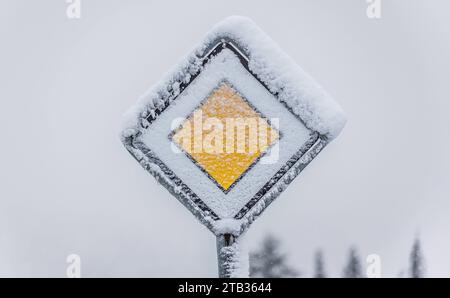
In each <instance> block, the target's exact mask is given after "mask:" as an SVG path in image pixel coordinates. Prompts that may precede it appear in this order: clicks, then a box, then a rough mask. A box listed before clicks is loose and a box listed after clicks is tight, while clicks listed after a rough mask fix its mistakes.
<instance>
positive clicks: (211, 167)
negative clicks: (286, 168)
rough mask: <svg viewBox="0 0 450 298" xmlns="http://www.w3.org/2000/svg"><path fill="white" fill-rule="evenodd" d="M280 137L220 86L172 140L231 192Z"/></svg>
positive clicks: (233, 93) (233, 92) (225, 86)
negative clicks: (231, 188) (233, 186)
mask: <svg viewBox="0 0 450 298" xmlns="http://www.w3.org/2000/svg"><path fill="white" fill-rule="evenodd" d="M279 137H280V136H279V133H278V131H277V130H275V129H274V128H272V127H271V126H270V124H269V123H268V121H267V120H266V119H264V118H263V117H262V116H261V115H260V114H259V113H258V112H256V111H255V110H254V109H253V108H252V107H251V106H250V105H249V104H248V103H247V102H246V101H245V100H244V99H243V98H242V97H241V96H240V95H239V93H238V92H236V90H234V89H233V88H232V87H231V86H230V85H229V84H227V83H221V84H220V85H219V87H218V88H217V89H215V90H214V92H213V93H212V94H211V95H210V96H209V97H208V98H207V99H206V101H205V102H204V103H203V104H202V105H201V106H200V107H199V108H198V109H197V110H196V111H194V113H193V114H192V115H191V116H190V117H189V118H188V119H187V120H186V121H185V122H184V123H183V124H182V125H181V127H180V128H179V129H178V130H176V131H175V133H174V134H173V136H172V140H173V142H174V143H175V144H177V145H178V146H179V147H180V148H181V149H182V150H183V151H185V152H186V153H187V154H188V155H189V156H190V157H191V159H193V161H194V162H196V163H197V165H199V166H200V168H201V169H203V170H204V171H205V172H206V173H207V174H208V175H209V177H210V178H212V179H213V180H214V181H216V182H217V184H218V185H219V186H220V187H221V188H222V189H223V190H225V191H228V190H229V189H230V187H231V186H232V185H233V184H235V183H236V181H238V180H239V178H240V177H242V176H243V174H244V173H245V172H246V171H247V170H248V169H249V168H250V167H251V166H252V165H253V164H254V163H255V162H256V161H257V160H258V158H260V157H261V156H262V154H263V153H264V152H266V151H267V150H268V148H269V147H271V146H272V145H273V144H274V143H275V142H277V141H278V139H279Z"/></svg>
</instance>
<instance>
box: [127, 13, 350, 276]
mask: <svg viewBox="0 0 450 298" xmlns="http://www.w3.org/2000/svg"><path fill="white" fill-rule="evenodd" d="M344 125H345V117H344V115H343V112H342V110H341V109H340V107H339V106H338V105H337V104H336V103H335V102H334V101H333V100H332V99H331V98H330V96H329V95H328V94H327V93H326V92H325V91H323V90H322V88H321V87H320V86H319V85H318V84H317V83H316V82H315V81H314V80H313V79H312V78H311V77H309V76H308V75H307V74H305V73H304V72H303V71H302V70H301V68H300V67H298V66H297V65H295V64H294V63H293V62H292V60H291V59H290V58H289V57H288V56H287V55H286V54H285V53H284V52H282V51H281V50H280V49H279V47H278V46H277V45H275V44H274V43H273V41H272V40H271V39H270V38H269V37H267V35H265V33H263V32H262V31H261V29H259V28H258V27H257V26H256V25H255V24H254V23H253V22H252V21H250V20H249V19H246V18H242V17H231V18H228V19H226V20H224V21H223V22H221V23H219V24H217V25H216V26H215V27H214V28H213V29H212V30H211V31H210V32H209V33H208V34H207V36H206V37H205V39H204V41H203V42H202V43H201V44H200V45H198V46H197V48H196V49H195V50H194V51H193V52H192V53H191V54H190V55H189V56H187V58H186V59H185V60H184V61H182V62H181V63H180V64H179V66H178V67H177V68H175V69H174V70H173V71H172V72H171V73H169V75H168V76H167V77H166V79H165V80H163V81H161V82H160V83H158V84H157V85H155V86H154V87H152V88H151V89H150V90H149V91H148V92H147V94H146V95H144V96H143V97H142V98H141V99H140V101H139V103H138V104H137V105H136V106H135V107H134V108H133V109H131V111H130V112H129V114H128V116H127V117H126V125H125V127H124V129H123V132H122V141H123V143H124V145H125V147H126V148H127V150H128V151H129V152H130V153H131V154H132V155H133V156H134V157H135V159H136V160H137V161H138V162H139V163H140V164H141V165H142V166H143V167H144V168H145V169H146V170H147V171H148V172H150V174H152V175H153V176H154V177H155V178H156V179H157V180H158V181H159V182H160V183H161V184H162V185H163V186H164V187H165V188H167V189H168V190H169V192H170V193H172V194H173V195H174V196H175V197H176V198H177V199H178V200H179V201H180V202H181V203H182V204H183V205H184V206H186V207H187V208H188V209H189V210H190V211H191V212H192V213H193V214H194V215H195V216H196V217H197V219H198V220H199V221H200V222H202V223H203V224H204V225H205V226H206V227H207V228H208V229H210V230H211V231H212V232H213V233H214V234H215V235H216V237H217V253H218V261H219V262H218V263H219V276H220V277H234V276H236V275H237V273H236V272H237V269H238V267H239V266H241V265H240V264H239V258H241V257H242V254H243V252H241V251H240V247H239V241H240V238H241V236H242V234H243V233H244V232H245V231H246V230H247V229H248V227H249V226H250V225H251V223H252V222H253V221H254V220H255V219H256V218H257V217H258V216H259V215H261V213H262V212H263V211H264V210H265V208H267V206H269V205H270V204H271V203H272V202H273V201H274V200H275V199H276V198H277V197H278V196H279V195H280V194H281V193H282V192H283V191H284V190H285V189H286V187H287V186H288V185H289V184H290V183H291V182H292V180H294V178H295V177H297V175H298V174H299V173H300V172H301V171H302V170H303V169H304V168H305V167H306V166H307V165H308V164H309V163H310V162H311V160H313V159H314V158H315V157H316V156H317V154H319V152H320V151H321V150H322V149H323V148H324V147H325V146H326V145H327V144H328V143H329V142H330V141H331V140H332V139H333V138H335V137H336V136H337V135H338V134H339V132H340V131H341V129H342V128H343V126H344ZM240 269H242V268H240ZM247 271H248V270H247Z"/></svg>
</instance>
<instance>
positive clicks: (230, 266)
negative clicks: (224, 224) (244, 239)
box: [217, 234, 249, 278]
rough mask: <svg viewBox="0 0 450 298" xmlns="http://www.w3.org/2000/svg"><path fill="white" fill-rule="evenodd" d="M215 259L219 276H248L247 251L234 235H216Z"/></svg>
mask: <svg viewBox="0 0 450 298" xmlns="http://www.w3.org/2000/svg"><path fill="white" fill-rule="evenodd" d="M239 240H240V239H239ZM217 259H218V269H219V278H232V277H248V275H249V264H248V253H247V252H246V251H245V249H243V247H242V245H241V241H238V238H236V237H235V236H234V235H232V234H223V235H219V236H217Z"/></svg>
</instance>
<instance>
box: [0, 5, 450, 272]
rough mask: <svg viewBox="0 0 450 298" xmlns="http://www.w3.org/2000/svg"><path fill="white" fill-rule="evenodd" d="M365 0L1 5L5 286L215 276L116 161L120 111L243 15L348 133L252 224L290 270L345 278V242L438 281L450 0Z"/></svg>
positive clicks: (132, 168)
mask: <svg viewBox="0 0 450 298" xmlns="http://www.w3.org/2000/svg"><path fill="white" fill-rule="evenodd" d="M382 2H383V10H382V19H380V20H370V19H368V18H367V16H366V12H365V11H366V1H364V0H345V1H334V0H303V1H287V0H285V1H260V0H258V1H256V0H255V1H235V0H229V1H206V0H202V1H200V0H196V1H144V0H132V1H120V0H89V1H86V0H82V18H81V19H80V20H69V19H67V17H66V13H65V10H66V5H67V4H66V3H65V1H64V0H58V1H31V0H29V1H24V0H9V1H5V0H2V1H1V2H0V37H1V41H0V42H1V46H0V65H1V67H0V81H1V88H0V123H1V128H0V132H1V137H2V143H1V144H2V149H1V154H0V164H1V167H0V178H1V180H0V181H1V187H0V276H56V277H64V276H65V270H66V266H67V264H66V262H65V259H66V257H67V255H69V254H72V253H76V254H79V255H80V256H81V260H82V275H83V276H85V277H96V276H148V277H197V276H201V277H208V276H212V277H214V276H216V275H217V265H216V250H215V238H214V236H213V235H212V234H211V233H210V232H209V231H208V230H207V229H206V228H205V227H203V226H202V225H201V224H200V223H199V222H197V221H196V219H195V218H194V217H193V216H192V215H191V214H190V213H189V211H187V210H186V209H185V208H184V207H183V206H182V205H181V204H180V203H178V201H177V200H176V199H174V198H173V197H171V195H170V194H169V193H168V192H167V191H166V190H165V189H164V188H163V187H162V186H160V185H158V184H157V183H156V182H155V180H154V179H153V177H151V176H150V175H149V174H148V173H147V172H146V171H144V170H143V169H142V168H141V167H140V166H139V165H138V163H136V161H135V160H134V159H133V158H132V157H131V156H130V155H129V154H128V152H126V150H125V149H124V148H123V146H122V144H121V143H120V140H119V137H118V135H119V130H120V123H121V117H122V114H123V113H124V112H125V111H126V110H127V109H128V108H129V107H130V106H131V105H132V104H134V103H135V102H136V100H137V98H138V97H139V96H140V95H141V94H142V93H144V92H145V91H146V90H147V88H149V87H150V86H151V85H152V84H154V83H156V82H157V81H158V80H159V79H160V78H162V76H163V75H164V74H165V73H166V72H167V71H168V70H170V69H171V67H172V66H173V65H175V64H176V63H177V62H178V61H179V60H180V59H181V58H182V57H183V56H184V55H185V54H187V53H188V52H189V51H190V50H191V49H192V47H193V46H194V45H195V44H196V43H198V42H199V41H201V39H202V37H203V36H204V34H205V33H206V32H207V31H208V30H209V29H210V28H211V26H213V25H214V24H215V23H217V22H218V21H220V20H222V19H223V18H225V17H227V16H229V15H234V14H238V15H244V16H248V17H250V18H252V19H253V20H254V21H255V22H256V23H257V24H258V25H259V26H260V27H261V28H262V29H263V30H264V31H265V32H266V33H267V34H269V35H270V36H271V37H272V38H273V39H274V40H275V41H276V42H277V43H278V44H279V45H280V46H281V48H282V49H283V50H285V51H286V52H287V53H288V54H289V55H290V56H291V57H292V58H293V59H294V60H295V61H296V62H297V63H298V64H299V65H301V66H302V67H303V69H304V70H306V71H307V72H308V73H310V74H311V75H312V76H313V77H314V78H315V79H316V80H317V81H318V82H319V83H320V84H321V85H322V86H323V87H324V88H325V89H326V90H327V91H328V92H329V93H330V94H331V95H332V96H333V97H334V98H335V99H336V100H337V101H338V102H339V103H340V104H341V106H342V107H343V109H344V110H345V112H346V114H347V116H348V124H347V126H346V127H345V129H344V131H343V132H342V134H341V135H340V136H339V137H338V138H337V139H336V140H335V141H333V142H332V143H331V144H330V145H329V146H328V147H327V148H326V149H325V150H324V151H323V152H322V153H321V154H320V155H319V156H318V157H317V158H316V159H315V160H314V161H313V162H312V163H311V164H310V165H309V166H308V167H307V168H306V169H305V170H304V171H303V172H302V173H301V174H300V176H299V177H298V178H297V179H296V180H295V181H294V182H293V183H292V184H291V185H290V186H289V188H288V189H287V190H286V191H285V192H284V193H283V194H282V195H281V196H280V197H279V198H278V199H277V201H276V202H275V203H274V204H273V205H271V206H270V208H268V209H267V211H266V212H265V213H264V214H263V215H262V216H261V218H260V219H258V221H257V222H255V223H254V224H253V226H252V227H251V229H250V230H249V232H248V233H247V235H246V237H247V242H248V245H249V246H250V248H253V249H254V248H256V247H257V246H258V244H259V243H260V241H261V239H262V238H263V236H264V235H266V234H267V233H272V234H273V235H275V236H277V237H279V238H280V239H281V240H282V243H283V250H285V251H286V252H287V253H288V254H289V260H290V261H291V263H292V265H293V266H295V267H296V268H297V269H299V270H300V271H301V272H302V273H303V275H304V276H309V275H311V273H312V267H313V254H314V251H315V250H316V249H317V248H321V249H323V251H324V256H325V266H326V270H327V272H328V273H329V274H330V275H332V276H340V275H341V273H342V267H343V265H344V263H345V260H346V259H345V258H346V256H347V251H348V249H349V247H350V246H351V245H355V246H357V247H358V249H359V253H360V256H361V258H362V259H363V260H364V259H365V257H366V256H367V255H369V254H373V253H376V254H379V255H380V256H381V259H382V272H383V276H387V277H394V276H399V275H402V272H404V273H406V272H407V269H408V255H409V251H410V249H411V246H412V242H413V239H414V237H415V236H416V235H419V236H420V238H421V240H422V244H423V249H424V253H425V259H426V266H427V276H450V255H449V254H448V251H449V250H450V239H449V227H450V217H449V212H450V202H449V193H450V185H449V183H448V181H449V178H448V177H449V171H450V158H449V152H450V141H449V137H448V136H449V133H448V131H447V130H448V128H449V127H450V118H449V116H448V115H449V108H450V101H449V94H450V92H449V90H448V80H449V77H450V54H449V53H450V32H449V31H450V19H449V18H448V16H449V13H450V3H448V1H445V0H434V1H420V0H389V1H382Z"/></svg>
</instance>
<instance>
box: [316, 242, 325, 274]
mask: <svg viewBox="0 0 450 298" xmlns="http://www.w3.org/2000/svg"><path fill="white" fill-rule="evenodd" d="M325 277H327V276H326V273H325V265H324V261H323V253H322V251H321V250H320V249H319V250H317V251H316V253H315V255H314V278H325Z"/></svg>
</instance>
